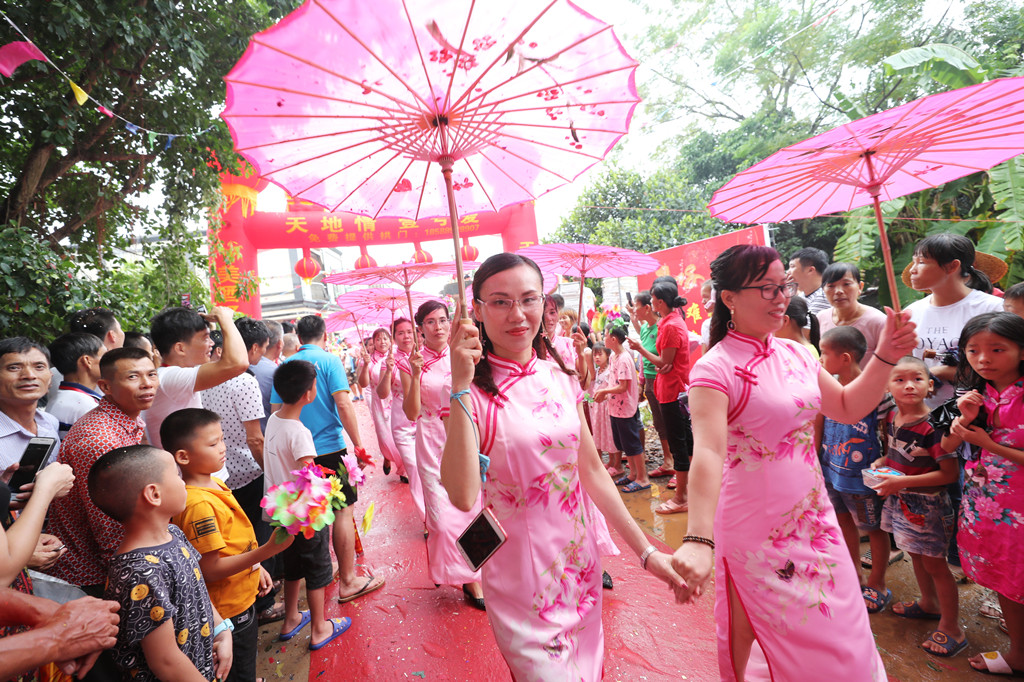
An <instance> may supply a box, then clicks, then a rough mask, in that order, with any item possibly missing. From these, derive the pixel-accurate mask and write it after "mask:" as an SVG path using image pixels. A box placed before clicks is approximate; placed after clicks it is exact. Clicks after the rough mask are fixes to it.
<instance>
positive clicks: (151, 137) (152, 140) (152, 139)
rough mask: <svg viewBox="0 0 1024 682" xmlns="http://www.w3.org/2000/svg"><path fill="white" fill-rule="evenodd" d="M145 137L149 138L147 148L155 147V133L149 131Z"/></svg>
mask: <svg viewBox="0 0 1024 682" xmlns="http://www.w3.org/2000/svg"><path fill="white" fill-rule="evenodd" d="M147 137H148V138H149V146H150V147H153V146H155V145H156V133H154V132H152V131H150V132H149V133H148V135H147Z"/></svg>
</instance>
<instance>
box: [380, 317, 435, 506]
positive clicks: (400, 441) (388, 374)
mask: <svg viewBox="0 0 1024 682" xmlns="http://www.w3.org/2000/svg"><path fill="white" fill-rule="evenodd" d="M391 335H392V336H393V337H394V338H395V352H394V353H393V354H392V355H390V356H388V357H387V358H385V359H384V366H383V369H382V370H381V377H380V382H379V383H378V384H377V395H379V396H381V398H382V399H383V398H388V397H390V398H391V438H392V441H393V442H394V444H395V451H396V452H397V453H398V458H399V459H401V460H402V465H403V467H404V469H405V477H404V478H400V479H399V480H401V481H402V482H403V483H408V484H409V493H410V494H411V495H412V501H413V504H415V505H416V511H418V512H419V517H420V521H424V519H425V518H426V511H425V507H424V504H423V486H422V485H420V471H419V469H417V468H416V422H415V420H410V419H409V418H408V417H406V416H405V409H404V408H403V403H404V401H405V394H404V393H402V378H401V376H400V373H401V372H403V371H404V372H406V373H410V372H412V368H411V367H409V353H412V349H413V344H414V343H415V336H416V331H415V330H414V329H413V326H412V320H408V319H406V318H404V317H399V318H398V319H396V320H395V321H394V322H392V323H391Z"/></svg>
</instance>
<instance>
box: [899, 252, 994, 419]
mask: <svg viewBox="0 0 1024 682" xmlns="http://www.w3.org/2000/svg"><path fill="white" fill-rule="evenodd" d="M1004 272H1005V270H1004ZM994 274H998V273H994ZM907 275H908V277H909V280H910V286H912V287H913V288H914V289H915V290H916V291H931V294H929V295H928V296H925V297H924V298H922V299H921V300H920V301H915V302H914V303H911V304H910V305H909V306H907V311H908V312H909V313H910V319H911V320H912V321H913V322H914V324H916V325H917V337H918V346H917V349H916V350H915V351H914V355H915V356H917V357H919V358H924V360H925V364H927V365H928V369H929V371H931V373H932V376H934V377H935V378H936V379H938V380H939V381H940V382H942V383H941V384H940V383H939V382H936V386H935V395H934V396H932V397H931V398H929V399H928V400H927V401H926V402H927V403H928V407H930V408H933V409H934V408H935V407H937V406H938V405H941V404H942V403H944V402H946V401H947V400H949V399H950V398H952V397H953V389H954V379H955V375H956V363H955V361H952V360H950V361H949V362H951V364H947V363H943V360H944V357H943V356H945V355H946V354H947V353H950V352H955V350H956V348H957V345H958V344H959V342H960V332H961V331H963V328H964V325H966V324H967V322H968V320H970V319H971V318H972V317H974V316H975V315H980V314H981V313H991V312H998V311H1001V310H1002V309H1003V301H1002V299H1000V298H998V297H996V296H993V295H991V294H986V293H984V291H980V290H979V289H987V288H989V287H990V286H991V281H990V279H989V277H988V276H987V274H986V273H985V272H982V271H981V270H980V269H978V268H976V267H975V252H974V244H973V243H972V242H971V240H970V239H968V238H967V237H963V236H961V235H958V234H935V235H932V236H930V237H925V238H924V239H922V240H921V241H920V242H918V243H917V246H916V247H915V248H914V258H913V260H912V261H911V263H910V269H909V270H908V271H907ZM1000 276H1001V275H1000ZM929 349H930V350H934V351H935V357H928V358H925V351H926V350H929ZM928 355H929V356H931V354H930V353H929V354H928Z"/></svg>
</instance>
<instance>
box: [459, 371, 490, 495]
mask: <svg viewBox="0 0 1024 682" xmlns="http://www.w3.org/2000/svg"><path fill="white" fill-rule="evenodd" d="M468 393H469V390H463V391H456V392H455V393H452V394H451V399H452V400H454V401H455V402H457V403H458V404H459V407H461V408H462V411H463V412H465V413H466V416H467V417H469V423H470V424H471V425H473V438H475V439H476V449H477V453H476V454H477V457H478V458H479V459H480V481H481V482H483V483H486V482H487V470H488V469H489V468H490V467H491V458H490V457H488V456H487V455H485V454H484V453H482V452H480V436H478V435H477V433H476V425H475V424H473V415H471V414H470V413H469V408H468V407H466V403H464V402H462V396H464V395H467V394H468Z"/></svg>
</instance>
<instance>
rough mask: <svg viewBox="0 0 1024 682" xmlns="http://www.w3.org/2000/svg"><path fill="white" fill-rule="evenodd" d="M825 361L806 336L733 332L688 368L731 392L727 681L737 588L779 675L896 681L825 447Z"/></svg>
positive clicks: (723, 622)
mask: <svg viewBox="0 0 1024 682" xmlns="http://www.w3.org/2000/svg"><path fill="white" fill-rule="evenodd" d="M819 371H821V365H819V364H818V362H816V361H815V360H814V358H812V357H811V355H810V353H809V352H808V351H807V350H806V349H804V348H803V347H802V346H800V345H798V344H795V343H791V342H789V341H785V340H779V339H776V338H774V337H772V336H769V337H768V339H767V340H766V341H760V340H758V339H755V338H753V337H749V336H746V335H743V334H740V333H738V332H735V331H730V332H729V333H728V334H727V335H726V337H725V338H724V339H723V340H722V341H721V342H719V343H718V344H716V345H715V346H714V347H713V348H712V349H711V350H710V351H708V353H707V354H706V355H705V356H704V357H702V358H701V359H700V360H699V361H698V362H697V364H696V365H695V366H694V369H693V371H692V372H691V373H690V379H691V383H690V386H691V388H693V387H704V388H711V389H714V390H717V391H721V392H722V393H724V394H725V395H726V396H728V398H729V408H728V415H727V420H728V446H727V452H726V454H725V462H724V468H723V476H722V488H721V495H720V497H719V501H718V509H717V512H716V514H715V545H716V549H715V573H716V576H717V577H716V582H715V622H716V624H717V630H718V659H719V660H718V663H719V670H720V674H721V678H722V679H723V680H734V679H736V675H735V672H734V670H733V665H732V651H731V649H730V641H731V639H730V632H729V627H730V623H732V622H733V619H734V617H735V616H734V614H732V613H730V605H729V595H728V592H729V589H730V588H731V589H732V590H734V591H735V593H736V596H737V597H738V600H739V603H740V604H741V605H742V608H743V610H744V611H745V612H746V615H747V617H748V618H749V620H750V623H751V626H752V627H753V631H754V634H755V637H756V638H757V643H758V644H759V645H760V648H761V649H762V651H763V653H764V656H765V658H766V659H767V663H768V668H767V670H768V674H769V675H770V679H773V680H799V679H807V678H808V675H809V674H811V675H813V673H809V671H816V670H817V671H824V670H827V671H828V672H829V675H831V676H833V677H835V678H836V679H843V680H851V681H852V680H858V681H859V680H884V679H886V676H885V670H884V668H883V667H882V660H881V658H880V657H879V655H878V652H877V650H876V648H875V642H874V639H873V637H872V634H871V626H870V624H869V623H868V614H867V610H866V609H865V606H864V600H863V599H862V598H861V591H860V585H859V581H858V578H857V573H856V571H855V570H854V567H853V564H852V562H851V561H850V556H849V553H848V552H847V549H846V546H845V544H844V543H843V539H842V534H841V533H840V530H839V524H838V522H837V520H836V515H835V511H834V510H833V508H832V505H831V503H830V502H829V500H828V495H827V494H826V492H825V482H824V479H823V478H822V474H821V467H820V465H819V463H818V456H817V453H816V451H815V446H814V419H815V417H816V416H817V415H818V412H819V409H820V406H821V392H820V390H819V388H818V373H819ZM750 673H751V671H749V670H748V675H747V679H752V675H751V674H750Z"/></svg>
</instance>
